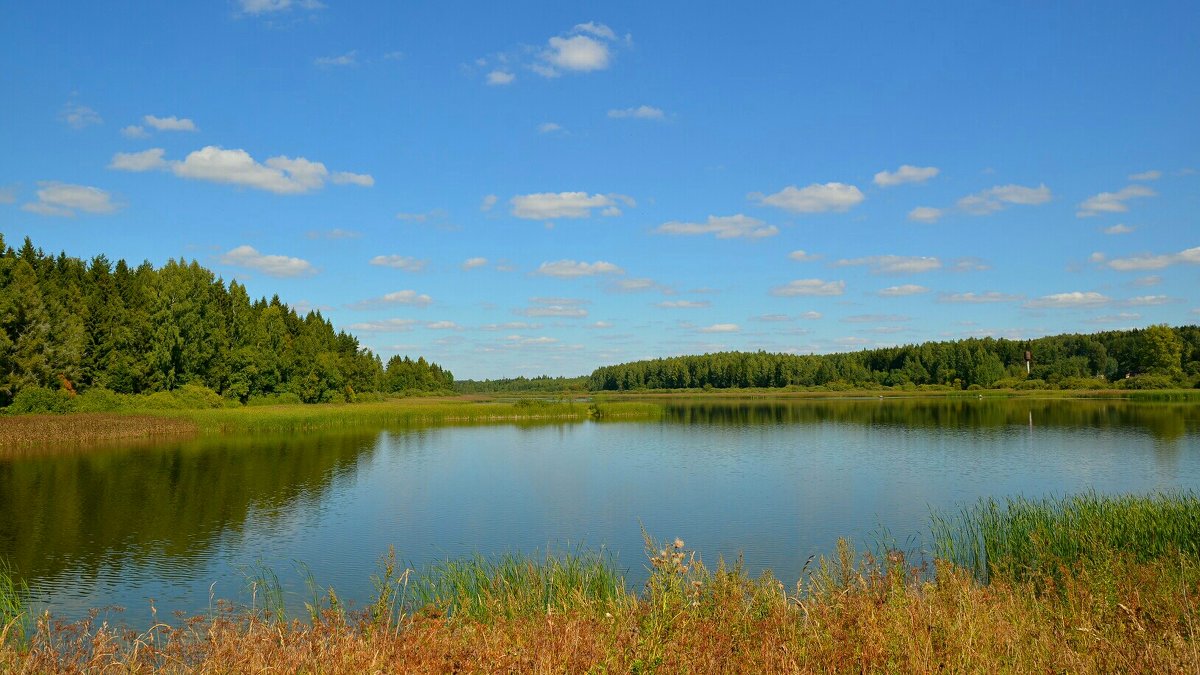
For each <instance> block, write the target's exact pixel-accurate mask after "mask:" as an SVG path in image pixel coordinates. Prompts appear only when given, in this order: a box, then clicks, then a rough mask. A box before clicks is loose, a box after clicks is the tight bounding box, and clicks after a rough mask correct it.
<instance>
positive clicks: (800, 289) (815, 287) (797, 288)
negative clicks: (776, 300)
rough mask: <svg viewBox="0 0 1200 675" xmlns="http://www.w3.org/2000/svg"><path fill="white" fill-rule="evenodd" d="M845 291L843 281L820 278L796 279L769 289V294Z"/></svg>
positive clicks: (812, 293) (836, 292)
mask: <svg viewBox="0 0 1200 675" xmlns="http://www.w3.org/2000/svg"><path fill="white" fill-rule="evenodd" d="M845 292H846V282H845V281H824V280H822V279H797V280H795V281H789V282H788V283H786V284H784V285H783V286H776V287H775V288H772V289H771V295H777V296H780V297H785V298H786V297H793V296H798V295H841V294H842V293H845Z"/></svg>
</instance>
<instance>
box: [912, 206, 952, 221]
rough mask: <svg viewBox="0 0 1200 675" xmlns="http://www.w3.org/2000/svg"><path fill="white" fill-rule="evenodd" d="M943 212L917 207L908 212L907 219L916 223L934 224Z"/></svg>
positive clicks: (929, 207)
mask: <svg viewBox="0 0 1200 675" xmlns="http://www.w3.org/2000/svg"><path fill="white" fill-rule="evenodd" d="M943 213H944V212H943V211H942V209H938V208H934V207H932V206H918V207H917V208H915V209H913V210H912V211H909V212H908V219H909V220H913V221H916V222H918V223H936V222H937V221H938V220H939V219H940V218H941V217H942V214H943Z"/></svg>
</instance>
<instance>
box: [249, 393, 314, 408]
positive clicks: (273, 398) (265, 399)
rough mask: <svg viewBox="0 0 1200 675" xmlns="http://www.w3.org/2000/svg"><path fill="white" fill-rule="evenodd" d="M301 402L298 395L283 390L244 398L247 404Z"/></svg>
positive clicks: (289, 403) (290, 403)
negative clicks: (277, 392) (278, 392)
mask: <svg viewBox="0 0 1200 675" xmlns="http://www.w3.org/2000/svg"><path fill="white" fill-rule="evenodd" d="M298 403H303V401H301V400H300V395H299V394H296V393H293V392H290V391H285V392H283V393H281V394H254V395H253V396H251V397H250V398H248V399H246V405H247V406H262V405H295V404H298Z"/></svg>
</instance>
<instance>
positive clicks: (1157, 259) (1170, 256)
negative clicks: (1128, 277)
mask: <svg viewBox="0 0 1200 675" xmlns="http://www.w3.org/2000/svg"><path fill="white" fill-rule="evenodd" d="M1171 265H1200V246H1195V247H1192V248H1189V249H1185V250H1183V251H1180V252H1179V253H1166V254H1162V255H1138V256H1133V257H1131V258H1113V259H1112V260H1109V261H1108V266H1109V267H1111V268H1112V269H1114V270H1117V271H1119V272H1130V271H1136V270H1159V269H1162V268H1164V267H1169V266H1171Z"/></svg>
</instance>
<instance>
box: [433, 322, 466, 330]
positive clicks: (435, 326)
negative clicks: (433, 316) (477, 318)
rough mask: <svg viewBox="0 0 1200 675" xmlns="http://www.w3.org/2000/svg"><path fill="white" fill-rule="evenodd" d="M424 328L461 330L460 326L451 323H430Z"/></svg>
mask: <svg viewBox="0 0 1200 675" xmlns="http://www.w3.org/2000/svg"><path fill="white" fill-rule="evenodd" d="M425 327H426V328H428V329H429V330H462V326H460V325H458V324H457V323H454V322H453V321H430V322H429V323H427V324H425Z"/></svg>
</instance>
